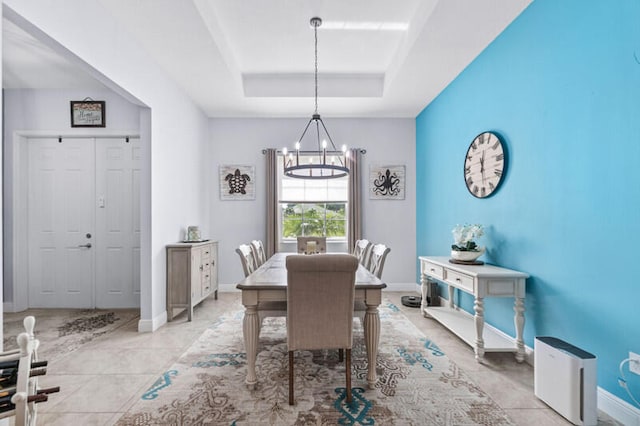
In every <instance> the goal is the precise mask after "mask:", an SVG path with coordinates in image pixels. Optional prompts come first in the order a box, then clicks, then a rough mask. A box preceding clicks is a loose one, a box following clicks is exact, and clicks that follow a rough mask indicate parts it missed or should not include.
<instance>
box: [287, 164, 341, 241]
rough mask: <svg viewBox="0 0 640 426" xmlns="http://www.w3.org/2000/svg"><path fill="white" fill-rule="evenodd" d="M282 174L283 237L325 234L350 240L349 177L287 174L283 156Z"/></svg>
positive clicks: (333, 237) (332, 237) (291, 237)
mask: <svg viewBox="0 0 640 426" xmlns="http://www.w3.org/2000/svg"><path fill="white" fill-rule="evenodd" d="M300 157H303V155H302V154H301V155H300ZM301 161H302V158H301ZM278 176H279V177H280V187H279V188H278V195H279V200H278V202H279V204H280V215H279V229H280V238H281V239H283V240H286V239H295V238H296V237H305V236H321V237H327V238H330V239H334V240H346V238H347V209H348V204H349V203H348V198H349V196H348V194H349V191H348V189H347V188H348V183H349V178H348V177H346V176H345V177H342V178H336V179H309V180H307V179H299V178H291V177H287V176H285V175H284V170H283V162H282V159H281V160H280V161H278Z"/></svg>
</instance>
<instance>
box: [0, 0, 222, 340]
mask: <svg viewBox="0 0 640 426" xmlns="http://www.w3.org/2000/svg"><path fill="white" fill-rule="evenodd" d="M3 3H4V5H5V10H4V13H5V15H7V14H8V15H11V20H12V21H13V22H14V23H16V24H18V25H19V26H21V27H22V28H23V29H27V30H28V32H30V33H31V35H33V36H35V37H37V38H39V39H41V40H43V41H45V42H46V43H47V44H48V45H49V46H50V47H52V48H53V49H54V50H56V51H58V52H59V53H61V54H65V55H66V56H68V58H69V59H70V60H73V61H74V62H75V63H77V65H78V66H80V67H84V68H86V71H87V72H88V73H90V74H91V75H93V76H94V77H95V78H97V79H99V80H100V81H101V82H103V83H104V84H105V85H106V86H107V87H109V88H110V89H112V90H114V91H116V92H117V93H120V94H121V95H123V96H125V97H126V98H127V99H130V100H132V102H136V103H138V104H140V105H141V106H146V107H148V110H145V111H144V112H143V114H141V121H140V122H141V123H143V124H144V127H143V126H141V127H140V131H141V135H142V137H141V141H142V144H143V150H144V151H143V152H144V153H145V154H147V156H146V158H145V161H146V163H145V164H143V174H144V175H145V176H143V180H142V188H141V190H142V192H143V194H142V198H143V204H142V205H141V210H142V212H143V217H142V220H141V226H142V235H141V242H142V248H141V293H142V295H141V310H140V315H141V320H140V323H139V326H138V328H139V329H140V330H142V331H151V330H155V329H156V328H157V327H159V326H160V325H162V324H164V322H166V254H165V245H166V244H167V243H171V242H175V241H177V240H179V239H181V238H182V237H183V236H184V227H185V226H186V225H188V224H192V223H202V224H205V223H208V222H209V198H208V197H209V195H210V191H209V188H207V186H206V182H207V178H208V173H207V169H206V167H205V166H206V159H207V153H208V148H207V140H208V137H207V136H208V120H207V118H206V117H205V115H204V114H203V113H202V111H201V110H199V109H198V108H197V107H196V106H195V105H194V104H193V102H192V101H191V100H190V99H189V98H187V97H186V96H185V94H184V92H183V91H182V90H181V89H180V88H178V87H177V86H176V85H175V83H174V82H173V81H172V80H171V79H169V78H168V77H167V75H166V74H165V73H164V72H163V71H162V70H161V69H160V68H158V66H157V64H156V62H155V61H154V60H153V59H152V58H150V57H149V55H148V54H147V53H146V51H145V49H143V48H142V47H141V46H140V45H139V44H138V43H137V42H136V41H135V39H134V38H132V37H130V36H129V33H128V30H127V28H126V27H124V26H122V25H121V24H119V23H118V22H117V21H116V20H114V19H113V18H112V17H111V14H110V13H109V12H108V10H106V9H105V8H104V7H103V6H102V5H101V4H100V3H99V2H93V1H89V2H88V1H84V0H66V1H65V2H64V3H63V4H61V3H60V2H43V1H38V0H3ZM204 231H205V232H206V231H207V230H206V229H205V230H204Z"/></svg>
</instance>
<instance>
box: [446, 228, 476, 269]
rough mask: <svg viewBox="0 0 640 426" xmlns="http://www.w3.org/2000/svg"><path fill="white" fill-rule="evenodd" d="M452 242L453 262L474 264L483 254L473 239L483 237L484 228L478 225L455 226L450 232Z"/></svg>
mask: <svg viewBox="0 0 640 426" xmlns="http://www.w3.org/2000/svg"><path fill="white" fill-rule="evenodd" d="M451 232H452V233H453V241H454V242H455V244H452V245H451V257H452V258H453V259H455V260H461V261H466V262H474V261H475V260H476V259H477V258H479V257H480V256H482V254H483V253H484V247H480V246H478V243H476V241H475V239H477V238H480V237H481V236H483V235H484V228H483V226H482V225H480V224H475V225H456V226H455V228H453V230H452V231H451Z"/></svg>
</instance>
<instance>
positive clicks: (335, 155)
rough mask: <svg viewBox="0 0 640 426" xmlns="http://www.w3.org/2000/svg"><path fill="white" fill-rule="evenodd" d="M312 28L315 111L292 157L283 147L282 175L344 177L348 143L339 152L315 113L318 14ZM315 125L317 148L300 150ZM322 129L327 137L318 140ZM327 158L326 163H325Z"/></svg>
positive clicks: (320, 21) (346, 171) (310, 177)
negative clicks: (302, 156) (301, 155)
mask: <svg viewBox="0 0 640 426" xmlns="http://www.w3.org/2000/svg"><path fill="white" fill-rule="evenodd" d="M309 23H310V24H311V27H313V32H314V36H315V89H316V90H315V101H316V102H315V105H316V109H315V113H314V114H313V115H312V116H311V119H310V120H309V122H308V123H307V126H306V127H305V128H304V131H303V132H302V136H300V139H298V141H297V142H296V145H295V158H294V154H293V152H289V155H288V156H287V152H288V151H287V148H284V149H283V150H282V156H283V162H284V174H285V175H286V176H290V177H293V178H300V179H332V178H339V177H344V176H347V175H348V174H349V169H348V168H347V166H346V161H347V156H348V152H347V146H346V145H342V151H341V152H340V151H338V150H337V149H336V146H335V144H334V143H333V140H332V139H331V136H330V135H329V132H328V131H327V128H326V127H325V125H324V123H323V122H322V118H320V114H318V27H319V26H320V25H322V19H320V18H318V17H314V18H311V21H310V22H309ZM312 123H313V125H314V126H315V130H316V131H315V133H316V139H317V151H300V147H301V143H302V140H303V139H304V136H305V135H306V134H307V130H309V127H310V126H311V124H312ZM321 130H322V131H324V134H325V135H326V139H322V142H321V139H320V131H321ZM327 140H329V143H331V149H332V151H327ZM300 153H302V154H303V155H304V156H305V157H307V158H308V159H309V162H308V163H306V162H304V161H303V164H300ZM327 157H329V162H327ZM314 158H317V163H314V162H313V160H314Z"/></svg>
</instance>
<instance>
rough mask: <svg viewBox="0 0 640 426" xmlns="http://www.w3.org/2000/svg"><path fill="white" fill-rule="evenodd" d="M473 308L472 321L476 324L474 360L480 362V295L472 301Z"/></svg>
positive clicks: (481, 349) (481, 320) (481, 304)
mask: <svg viewBox="0 0 640 426" xmlns="http://www.w3.org/2000/svg"><path fill="white" fill-rule="evenodd" d="M473 310H474V311H475V313H476V314H475V316H474V317H473V321H474V323H475V325H476V346H475V348H474V349H475V353H476V361H478V362H481V361H482V358H483V357H484V339H483V338H482V330H483V329H484V299H483V298H482V297H476V298H475V302H474V303H473Z"/></svg>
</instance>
